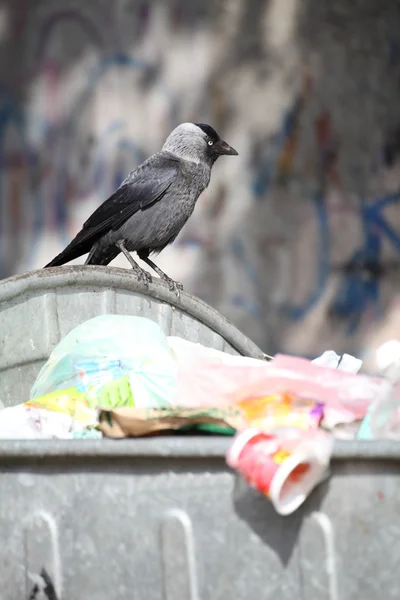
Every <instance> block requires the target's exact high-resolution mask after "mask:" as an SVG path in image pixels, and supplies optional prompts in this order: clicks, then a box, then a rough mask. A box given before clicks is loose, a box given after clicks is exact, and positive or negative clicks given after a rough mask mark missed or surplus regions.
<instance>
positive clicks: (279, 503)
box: [226, 428, 332, 515]
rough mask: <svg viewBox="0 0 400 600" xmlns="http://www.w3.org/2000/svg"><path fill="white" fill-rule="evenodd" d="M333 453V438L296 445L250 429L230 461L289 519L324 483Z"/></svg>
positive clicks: (237, 438)
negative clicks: (312, 492)
mask: <svg viewBox="0 0 400 600" xmlns="http://www.w3.org/2000/svg"><path fill="white" fill-rule="evenodd" d="M321 442H322V443H321ZM331 449H332V441H331V439H330V437H325V436H321V437H320V438H318V437H314V438H310V439H309V440H307V438H300V439H299V440H297V441H296V440H295V439H293V438H291V439H288V438H286V437H285V436H283V437H280V436H279V435H272V434H268V433H265V432H262V431H260V430H258V429H253V428H250V429H246V430H244V431H242V432H240V433H238V434H237V435H236V436H235V438H234V441H233V444H232V447H231V448H230V450H229V452H228V454H227V458H226V460H227V463H228V465H229V466H230V467H231V468H233V469H236V470H237V471H238V472H239V473H240V474H241V475H242V476H243V478H244V479H245V480H246V481H247V482H248V483H249V484H250V485H251V486H252V487H254V488H256V489H257V490H259V491H260V492H261V493H262V494H264V496H266V497H267V498H269V500H270V501H271V502H272V504H273V506H274V508H275V510H276V511H277V512H278V513H279V514H280V515H289V514H291V513H292V512H294V511H295V510H297V509H298V508H299V506H301V504H303V502H304V501H305V499H306V498H307V496H308V495H309V494H310V492H311V491H312V489H313V488H314V487H315V486H316V485H317V484H318V483H319V482H320V481H321V480H322V479H324V476H325V474H326V471H327V468H328V466H329V459H330V453H331Z"/></svg>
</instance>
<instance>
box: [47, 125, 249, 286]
mask: <svg viewBox="0 0 400 600" xmlns="http://www.w3.org/2000/svg"><path fill="white" fill-rule="evenodd" d="M222 155H231V156H237V155H238V152H237V151H236V150H235V149H234V148H232V146H230V145H229V144H227V143H226V142H225V141H223V140H222V139H221V138H220V136H219V135H218V133H217V132H216V131H215V129H214V128H213V127H211V126H210V125H207V124H205V123H181V124H180V125H178V126H177V127H176V128H175V129H173V131H172V132H171V133H170V134H169V136H168V137H167V139H166V141H165V143H164V145H163V146H162V149H161V151H160V152H157V153H155V154H153V155H152V156H150V157H149V158H147V159H146V160H145V161H144V162H143V163H142V164H140V165H139V166H138V167H137V168H136V169H134V170H133V171H131V173H129V175H128V176H127V177H126V179H124V181H123V182H122V183H121V185H120V187H119V188H118V189H117V190H116V191H115V192H114V193H113V194H112V195H111V196H110V197H109V198H108V199H107V200H105V202H103V203H102V204H101V205H100V206H99V207H98V208H97V209H96V210H95V211H94V212H93V214H92V215H91V216H90V217H89V218H88V219H87V221H85V223H84V224H83V226H82V229H81V230H80V231H79V233H78V234H77V235H76V236H75V238H74V239H73V240H72V241H71V242H70V244H69V245H68V246H67V247H66V248H65V249H64V250H63V251H62V252H61V253H60V254H58V256H56V257H55V258H54V259H53V260H52V261H51V262H49V263H48V264H47V265H46V266H45V267H44V268H48V267H58V266H61V265H64V264H65V263H68V262H70V261H71V260H74V259H76V258H78V257H80V256H83V255H84V254H87V253H89V254H88V257H87V259H86V261H85V265H108V264H109V263H110V262H111V261H112V260H114V258H116V256H118V255H119V254H120V253H121V252H122V254H124V256H125V257H126V259H127V260H128V261H129V263H130V265H131V267H132V269H133V271H134V274H135V276H136V278H137V279H138V280H139V281H142V282H143V283H144V284H145V285H146V286H148V284H149V283H151V282H152V276H151V274H150V273H148V272H147V271H145V270H144V269H142V268H141V267H140V266H139V265H138V263H137V262H136V261H135V260H134V259H133V257H132V256H131V254H130V253H131V252H136V254H137V255H138V256H139V258H140V259H141V260H142V261H144V262H145V263H146V264H147V265H148V266H149V267H150V268H151V269H152V270H153V271H154V272H155V273H157V275H158V276H159V277H160V278H161V279H162V280H164V281H165V282H166V284H167V285H168V287H169V288H170V290H171V291H175V292H178V294H179V291H180V290H182V289H183V286H182V285H181V284H180V283H178V282H176V281H174V280H173V279H171V278H170V277H169V276H168V275H166V273H164V272H163V271H162V270H161V269H160V268H159V267H158V266H157V265H156V264H155V263H154V262H153V261H152V260H151V259H150V258H149V256H150V255H152V254H159V253H160V252H161V251H162V250H164V248H165V247H166V246H168V245H169V244H171V243H172V242H173V241H174V240H175V238H176V237H177V235H178V234H179V232H180V231H181V229H182V227H183V226H184V225H185V223H186V222H187V220H188V219H189V217H190V216H191V215H192V213H193V210H194V208H195V206H196V202H197V200H198V199H199V196H200V195H201V194H202V192H203V191H204V190H205V189H206V188H207V187H208V184H209V183H210V178H211V170H212V167H213V165H214V163H215V161H216V160H217V159H218V158H219V157H220V156H222Z"/></svg>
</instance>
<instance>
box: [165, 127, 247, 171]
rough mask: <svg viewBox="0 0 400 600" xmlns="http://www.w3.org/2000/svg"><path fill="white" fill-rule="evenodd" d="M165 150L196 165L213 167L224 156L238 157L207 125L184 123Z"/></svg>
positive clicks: (176, 130)
mask: <svg viewBox="0 0 400 600" xmlns="http://www.w3.org/2000/svg"><path fill="white" fill-rule="evenodd" d="M163 150H165V151H167V152H171V153H172V154H175V155H176V156H179V158H182V159H184V160H189V161H191V162H195V163H207V164H210V165H213V164H214V163H215V161H216V160H217V158H218V157H219V156H222V155H223V154H226V155H230V156H237V154H238V153H237V152H236V150H235V149H234V148H232V147H231V146H229V144H227V143H226V142H224V141H223V140H221V138H220V137H219V135H218V133H217V132H216V131H215V129H213V128H212V127H210V125H206V124H205V123H182V124H181V125H178V127H176V128H175V129H174V130H173V131H172V132H171V133H170V134H169V136H168V138H167V140H166V142H165V144H164V146H163Z"/></svg>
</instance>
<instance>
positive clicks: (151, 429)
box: [99, 407, 246, 438]
mask: <svg viewBox="0 0 400 600" xmlns="http://www.w3.org/2000/svg"><path fill="white" fill-rule="evenodd" d="M195 424H207V425H215V426H218V427H226V428H232V429H243V428H244V427H245V426H246V422H245V421H244V419H243V417H242V413H241V411H240V410H239V409H236V408H233V407H229V408H226V409H225V408H224V409H219V408H206V409H204V408H184V407H182V408H180V407H174V408H132V407H126V408H116V409H114V410H110V409H109V410H101V412H100V415H99V427H100V429H101V431H102V432H103V434H104V435H105V436H106V437H111V438H125V437H140V436H144V435H150V434H152V433H157V432H160V431H167V430H176V429H181V428H182V427H187V426H188V425H195Z"/></svg>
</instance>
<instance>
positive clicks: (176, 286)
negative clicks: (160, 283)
mask: <svg viewBox="0 0 400 600" xmlns="http://www.w3.org/2000/svg"><path fill="white" fill-rule="evenodd" d="M164 281H165V282H166V283H167V284H168V287H169V289H170V290H171V292H175V294H176V295H177V296H180V295H181V291H182V290H183V285H182V284H181V283H179V281H174V280H173V279H170V278H169V277H168V278H165V280H164Z"/></svg>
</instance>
